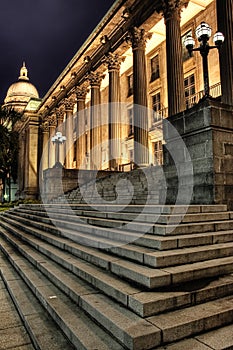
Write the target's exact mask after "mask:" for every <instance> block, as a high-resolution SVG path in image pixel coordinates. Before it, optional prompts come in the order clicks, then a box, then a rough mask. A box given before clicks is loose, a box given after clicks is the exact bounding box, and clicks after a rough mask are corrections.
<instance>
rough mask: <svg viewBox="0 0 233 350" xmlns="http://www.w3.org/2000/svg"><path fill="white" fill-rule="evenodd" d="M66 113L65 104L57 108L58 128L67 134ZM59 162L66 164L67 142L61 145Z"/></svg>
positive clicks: (63, 133)
mask: <svg viewBox="0 0 233 350" xmlns="http://www.w3.org/2000/svg"><path fill="white" fill-rule="evenodd" d="M64 115H65V109H64V106H60V107H59V108H56V116H57V130H58V131H60V132H61V133H62V135H65V133H66V130H65V123H64ZM59 147H60V148H59V162H60V163H61V164H62V165H64V162H65V147H66V144H65V143H64V144H62V145H60V146H59Z"/></svg>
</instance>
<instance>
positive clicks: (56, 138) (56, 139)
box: [51, 131, 66, 168]
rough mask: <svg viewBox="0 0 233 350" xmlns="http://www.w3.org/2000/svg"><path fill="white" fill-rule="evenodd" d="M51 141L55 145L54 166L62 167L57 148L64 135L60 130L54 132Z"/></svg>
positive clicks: (63, 139) (63, 140) (62, 141)
mask: <svg viewBox="0 0 233 350" xmlns="http://www.w3.org/2000/svg"><path fill="white" fill-rule="evenodd" d="M51 141H52V143H53V144H55V145H56V158H55V165H54V168H62V167H63V165H62V164H61V163H60V161H59V155H60V154H59V151H60V150H59V148H60V145H62V144H63V143H64V142H65V141H66V137H65V136H63V135H62V133H61V132H60V131H58V132H57V133H56V135H55V136H53V137H52V139H51Z"/></svg>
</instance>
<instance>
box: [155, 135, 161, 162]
mask: <svg viewBox="0 0 233 350" xmlns="http://www.w3.org/2000/svg"><path fill="white" fill-rule="evenodd" d="M154 164H157V165H162V164H163V146H162V141H157V142H155V143H154Z"/></svg>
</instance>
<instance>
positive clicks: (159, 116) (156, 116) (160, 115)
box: [151, 107, 168, 128]
mask: <svg viewBox="0 0 233 350" xmlns="http://www.w3.org/2000/svg"><path fill="white" fill-rule="evenodd" d="M167 117H168V108H167V107H166V108H165V107H163V108H162V109H160V110H159V111H156V112H155V111H153V112H152V121H151V128H153V127H154V126H156V125H157V124H158V123H159V122H161V121H162V120H163V119H164V118H167Z"/></svg>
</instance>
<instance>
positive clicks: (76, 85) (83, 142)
mask: <svg viewBox="0 0 233 350" xmlns="http://www.w3.org/2000/svg"><path fill="white" fill-rule="evenodd" d="M225 16H227V17H228V18H226V17H225ZM222 18H225V21H223V20H222ZM203 21H204V22H206V23H208V24H209V25H210V27H211V28H212V33H214V32H216V31H217V29H219V30H221V31H222V32H223V33H224V35H225V37H226V42H225V43H224V47H223V50H222V54H221V55H220V56H222V58H221V65H220V64H219V55H218V51H217V50H212V51H211V52H210V54H209V58H208V59H209V78H210V94H211V96H212V97H214V98H216V99H217V101H222V103H225V104H227V105H229V106H232V102H233V92H232V27H230V26H229V25H228V24H229V23H231V25H232V1H229V0H227V1H221V0H216V1H215V0H195V1H194V0H193V1H192V0H190V1H188V0H171V1H166V0H163V1H152V0H146V1H137V0H117V1H116V2H115V3H114V5H113V6H112V8H111V9H110V10H109V12H108V13H107V14H106V16H105V17H104V18H103V20H102V21H101V22H100V24H99V25H98V26H97V27H96V29H95V30H94V31H93V32H92V34H91V35H90V36H89V38H88V39H87V41H86V42H85V43H84V44H83V46H82V47H81V48H80V49H79V50H78V51H77V53H76V55H75V56H74V57H73V58H72V60H71V61H70V63H69V64H68V65H67V67H66V68H65V69H64V71H63V72H62V73H61V75H60V76H59V77H58V79H57V80H56V81H55V83H54V84H53V85H52V87H51V88H50V90H49V91H48V92H47V94H46V95H45V96H44V98H43V99H42V101H41V103H39V102H38V101H39V100H38V96H31V97H32V99H30V100H29V103H28V105H27V106H26V108H25V109H24V115H25V116H24V120H25V121H24V122H23V123H22V125H21V129H20V135H21V136H20V137H21V147H20V159H23V162H21V163H20V171H19V184H18V185H19V196H22V197H36V196H37V195H38V174H39V164H40V160H41V155H42V151H43V159H42V169H43V170H46V169H48V168H50V169H52V168H53V166H54V164H55V147H54V145H53V144H52V143H51V142H50V141H49V140H50V139H51V138H52V137H53V136H54V135H55V132H56V130H59V131H61V132H62V133H63V134H64V135H65V136H66V139H67V141H66V143H65V144H64V145H63V146H62V147H63V148H62V149H61V151H60V158H61V163H63V164H64V166H65V168H66V169H86V170H96V169H97V170H110V171H129V170H131V169H132V168H133V167H134V166H135V165H136V166H143V167H145V166H149V165H151V164H162V163H163V143H164V137H163V132H162V120H163V119H164V118H167V117H170V116H173V115H177V114H178V113H181V112H183V111H186V110H188V109H190V108H192V107H193V106H195V105H196V104H197V103H198V101H199V100H200V99H201V98H202V97H203V90H204V87H203V71H202V58H201V55H200V54H199V53H198V52H194V53H193V54H192V56H191V57H190V56H189V55H188V52H187V50H186V48H185V46H184V40H185V38H186V37H187V35H192V36H193V37H195V28H196V27H197V25H199V24H200V23H201V22H203ZM219 27H221V28H219ZM224 67H227V69H225V68H224ZM226 76H227V79H225V78H226ZM119 102H120V103H121V104H122V106H123V107H122V108H123V109H124V112H122V111H121V110H119V108H118V107H116V105H117V104H118V103H119ZM5 103H6V104H9V102H8V97H7V99H6V101H5ZM37 103H38V104H37ZM105 104H110V106H111V107H108V113H103V111H102V112H101V111H100V110H98V107H96V106H98V105H105ZM135 106H142V107H144V108H142V109H141V110H140V111H138V112H137V113H135ZM145 111H146V112H145ZM136 115H137V117H136ZM98 118H99V119H98ZM135 118H137V120H136V119H135ZM97 124H98V125H97ZM111 139H113V140H117V141H116V142H110V141H109V140H111ZM138 145H140V146H138ZM142 146H143V147H142ZM96 147H97V151H96V153H95V152H94V151H93V149H94V148H96ZM64 154H65V157H64ZM23 155H24V156H23Z"/></svg>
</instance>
